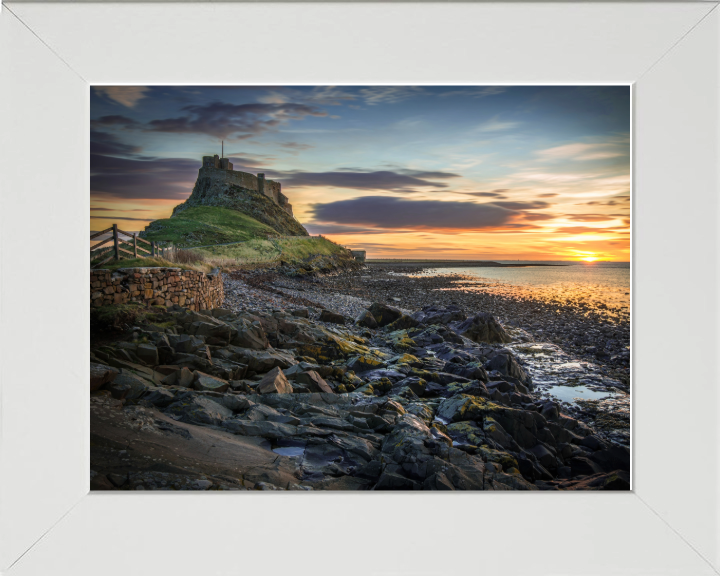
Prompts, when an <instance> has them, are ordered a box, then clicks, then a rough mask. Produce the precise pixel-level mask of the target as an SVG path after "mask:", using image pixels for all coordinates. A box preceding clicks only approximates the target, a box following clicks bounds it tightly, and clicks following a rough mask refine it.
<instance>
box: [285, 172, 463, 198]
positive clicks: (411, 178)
mask: <svg viewBox="0 0 720 576" xmlns="http://www.w3.org/2000/svg"><path fill="white" fill-rule="evenodd" d="M271 176H272V177H273V178H275V179H280V180H281V181H282V183H283V186H285V187H287V188H292V187H330V188H349V189H355V190H385V191H388V192H405V193H408V192H409V193H412V192H414V191H415V189H416V188H424V187H429V188H447V187H448V185H447V184H444V183H442V182H433V181H432V180H437V179H446V178H455V177H457V176H458V175H457V174H452V173H449V172H423V171H416V170H403V171H399V172H394V171H391V170H377V171H360V170H342V171H340V170H339V171H333V172H302V171H292V172H272V173H271Z"/></svg>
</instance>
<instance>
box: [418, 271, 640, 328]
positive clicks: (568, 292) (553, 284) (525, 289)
mask: <svg viewBox="0 0 720 576" xmlns="http://www.w3.org/2000/svg"><path fill="white" fill-rule="evenodd" d="M495 262H499V263H501V264H516V265H517V264H528V266H523V267H512V268H480V267H472V266H466V265H460V266H452V265H448V266H445V265H443V266H442V267H438V268H432V269H426V270H424V271H423V272H421V273H420V274H421V275H423V276H446V275H450V274H454V275H459V278H458V280H456V281H455V282H454V283H456V284H457V287H456V288H454V289H458V290H464V291H473V290H477V291H483V292H494V293H499V294H503V295H507V296H512V297H514V298H519V299H524V298H532V299H540V300H545V301H552V302H558V303H563V304H576V305H577V304H582V303H584V304H587V305H589V306H592V307H601V308H603V309H606V310H609V311H615V312H616V313H617V314H618V315H620V316H626V315H628V314H629V311H630V263H629V262H576V261H573V262H568V261H542V262H536V261H531V260H495ZM533 264H545V265H546V266H533ZM547 264H554V266H547Z"/></svg>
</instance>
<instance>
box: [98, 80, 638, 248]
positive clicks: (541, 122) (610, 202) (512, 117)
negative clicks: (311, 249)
mask: <svg viewBox="0 0 720 576" xmlns="http://www.w3.org/2000/svg"><path fill="white" fill-rule="evenodd" d="M221 140H224V141H225V156H227V157H229V158H230V160H231V162H233V163H234V168H235V170H242V171H245V172H251V173H257V172H264V173H265V174H266V177H267V178H270V179H273V180H277V181H279V182H280V183H281V184H282V190H283V193H284V194H285V195H286V196H288V198H289V199H290V202H291V203H292V205H293V209H294V212H295V217H296V218H297V219H298V220H299V221H300V222H301V223H302V224H303V225H304V226H305V228H307V230H308V231H309V232H310V233H311V234H323V235H326V236H328V237H329V238H331V239H333V240H335V241H336V242H339V243H341V244H343V245H345V246H348V247H351V248H358V249H366V250H367V252H368V257H370V258H384V257H389V258H448V259H523V260H579V259H593V258H597V259H601V260H616V261H624V262H627V261H629V260H630V88H629V87H627V86H619V87H618V86H593V87H590V86H585V87H567V86H564V87H549V86H534V87H521V86H512V87H507V86H444V87H436V86H366V87H362V86H360V87H358V86H337V87H329V86H316V87H313V86H296V87H280V86H270V87H207V86H201V87H187V86H185V87H168V86H149V87H144V86H143V87H136V86H122V87H120V86H118V87H111V86H104V87H94V88H92V89H91V229H92V230H102V229H105V228H107V227H108V226H110V225H111V224H112V223H113V222H117V223H118V225H119V226H120V227H121V228H122V229H124V230H142V229H143V228H144V226H145V225H147V224H148V223H149V222H151V221H152V220H155V219H158V218H167V217H169V216H170V213H171V212H172V209H173V207H174V206H175V205H177V204H179V203H180V202H182V201H184V200H185V199H186V198H187V197H188V196H189V195H190V192H191V191H192V187H193V184H194V183H195V179H196V177H197V171H198V169H199V168H200V164H201V157H202V156H204V155H212V154H220V141H221Z"/></svg>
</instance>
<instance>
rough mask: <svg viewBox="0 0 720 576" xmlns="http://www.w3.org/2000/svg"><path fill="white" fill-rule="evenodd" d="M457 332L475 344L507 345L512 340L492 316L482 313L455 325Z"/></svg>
mask: <svg viewBox="0 0 720 576" xmlns="http://www.w3.org/2000/svg"><path fill="white" fill-rule="evenodd" d="M455 331H456V332H457V333H458V334H460V335H461V336H465V337H466V338H469V339H470V340H472V341H473V342H487V343H490V344H493V343H501V344H504V343H507V342H510V341H512V338H510V336H509V335H508V333H507V332H505V329H504V328H503V327H502V326H501V325H500V323H499V322H498V321H497V320H496V319H495V317H494V316H493V315H492V314H489V313H488V312H482V313H480V314H476V315H475V316H472V317H471V318H468V319H467V320H464V321H463V322H460V323H458V324H456V325H455Z"/></svg>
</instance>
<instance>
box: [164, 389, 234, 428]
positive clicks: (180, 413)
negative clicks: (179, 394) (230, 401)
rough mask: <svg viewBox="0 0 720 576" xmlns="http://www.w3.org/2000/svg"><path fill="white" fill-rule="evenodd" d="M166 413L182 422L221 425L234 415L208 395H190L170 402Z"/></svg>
mask: <svg viewBox="0 0 720 576" xmlns="http://www.w3.org/2000/svg"><path fill="white" fill-rule="evenodd" d="M165 413H166V414H168V415H170V416H172V417H173V418H175V419H176V420H179V421H180V422H186V423H188V424H198V425H201V426H202V425H214V426H219V425H220V424H221V423H222V422H223V421H224V420H225V419H227V418H230V417H232V411H231V410H230V409H228V408H226V407H225V406H223V405H222V404H220V403H218V402H216V401H215V400H213V399H211V398H208V397H207V396H194V395H189V396H188V397H186V398H183V399H181V400H178V401H177V402H174V403H172V404H170V406H168V407H167V408H166V409H165Z"/></svg>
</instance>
